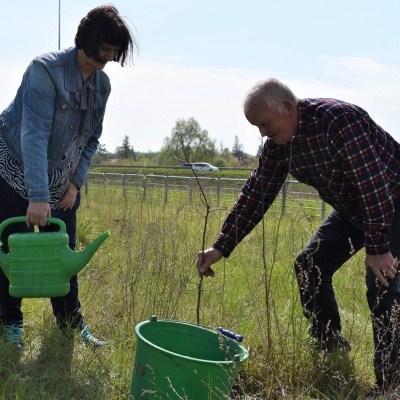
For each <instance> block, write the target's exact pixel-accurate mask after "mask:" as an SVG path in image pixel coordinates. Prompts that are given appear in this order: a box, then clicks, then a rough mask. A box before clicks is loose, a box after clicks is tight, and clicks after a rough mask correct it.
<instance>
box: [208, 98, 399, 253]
mask: <svg viewBox="0 0 400 400" xmlns="http://www.w3.org/2000/svg"><path fill="white" fill-rule="evenodd" d="M298 111H299V121H298V128H297V132H296V134H295V136H294V137H293V139H292V142H291V143H288V144H286V145H276V144H275V143H274V142H273V141H272V140H267V141H266V143H265V145H264V150H263V152H262V154H261V155H260V159H259V163H258V166H257V168H256V169H255V170H254V171H253V172H252V174H251V175H250V177H249V178H248V180H247V182H246V183H245V184H244V186H243V188H242V192H241V194H240V196H239V199H238V200H237V201H236V203H235V205H234V207H233V210H232V211H231V212H230V214H229V215H228V217H227V219H226V220H225V222H224V224H223V227H222V230H221V232H220V234H219V235H218V238H217V239H216V241H215V243H214V244H213V247H214V248H216V249H218V250H219V251H221V252H222V253H223V254H224V255H225V257H228V256H229V255H230V253H231V252H232V250H233V249H234V248H235V246H236V245H237V244H238V243H240V241H241V240H242V239H243V238H244V237H245V236H246V235H247V234H248V233H249V232H250V231H251V230H252V229H253V228H254V227H255V226H256V224H257V223H258V222H259V221H260V220H261V219H262V217H263V215H264V214H265V212H266V211H267V210H268V208H269V207H270V205H271V204H272V202H273V201H274V200H275V198H276V196H277V195H278V193H279V191H280V189H281V187H282V185H283V183H284V182H285V179H286V178H287V175H288V173H289V168H290V174H291V175H292V176H293V177H294V178H296V179H297V180H298V181H299V182H302V183H305V184H307V185H310V186H312V187H314V188H315V189H316V190H317V191H318V193H319V195H320V197H321V199H323V200H324V201H326V202H327V203H328V204H330V205H331V206H332V207H333V208H334V209H335V210H336V211H338V212H339V213H341V214H343V215H345V216H346V217H347V218H348V219H349V220H350V221H352V222H355V223H358V224H361V225H362V226H363V227H364V232H365V248H366V251H367V253H368V254H384V253H386V252H388V251H389V243H388V233H389V230H390V225H391V221H392V217H393V213H394V202H395V201H396V200H399V199H400V144H399V143H397V142H396V141H395V140H394V139H393V138H392V137H391V136H390V135H389V134H388V133H387V132H385V131H384V130H383V129H382V128H381V127H380V126H379V125H377V124H376V123H375V122H374V121H373V120H372V119H371V118H370V116H369V115H368V113H367V112H366V111H365V110H363V109H362V108H360V107H357V106H355V105H353V104H349V103H345V102H343V101H339V100H335V99H303V100H300V101H299V105H298ZM290 159H291V161H290Z"/></svg>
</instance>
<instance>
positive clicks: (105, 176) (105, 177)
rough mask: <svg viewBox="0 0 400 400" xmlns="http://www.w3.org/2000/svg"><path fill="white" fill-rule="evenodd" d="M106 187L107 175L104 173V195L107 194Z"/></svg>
mask: <svg viewBox="0 0 400 400" xmlns="http://www.w3.org/2000/svg"><path fill="white" fill-rule="evenodd" d="M106 187H107V175H106V173H105V172H104V173H103V194H106Z"/></svg>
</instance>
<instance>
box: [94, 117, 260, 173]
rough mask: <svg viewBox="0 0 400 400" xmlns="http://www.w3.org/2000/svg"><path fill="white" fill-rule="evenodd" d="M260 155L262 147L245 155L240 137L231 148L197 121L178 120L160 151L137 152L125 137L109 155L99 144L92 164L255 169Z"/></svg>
mask: <svg viewBox="0 0 400 400" xmlns="http://www.w3.org/2000/svg"><path fill="white" fill-rule="evenodd" d="M260 153H261V146H260V148H259V150H258V152H257V154H256V155H250V154H247V153H245V151H244V147H243V145H242V144H241V143H240V141H239V138H238V136H237V135H236V136H235V138H234V143H233V146H232V148H231V149H228V148H226V147H224V146H223V145H222V143H221V144H220V146H219V147H218V146H217V144H216V140H215V139H211V138H210V137H209V135H208V132H207V131H206V130H204V129H201V127H200V124H199V123H198V122H197V121H196V120H195V119H194V118H189V119H188V120H185V119H179V120H177V121H176V124H175V126H174V128H173V129H172V132H171V135H170V136H169V137H166V138H165V139H164V141H163V145H162V148H161V150H160V151H158V152H137V151H135V149H134V146H133V145H132V144H131V142H130V138H129V137H128V136H127V135H125V136H124V138H123V141H122V144H121V146H118V147H117V148H116V150H115V152H114V153H110V152H109V151H108V150H107V149H106V147H105V145H103V144H100V145H99V146H98V149H97V152H96V154H95V156H94V158H93V164H107V163H111V162H113V163H115V162H118V164H126V165H132V164H147V165H164V166H174V165H180V164H182V163H184V162H208V163H210V164H212V165H215V166H216V167H235V166H252V165H254V164H255V162H256V160H257V159H258V155H259V154H260Z"/></svg>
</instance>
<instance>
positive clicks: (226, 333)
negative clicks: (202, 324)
mask: <svg viewBox="0 0 400 400" xmlns="http://www.w3.org/2000/svg"><path fill="white" fill-rule="evenodd" d="M217 331H219V332H221V333H222V334H223V335H224V336H227V337H228V338H230V339H235V340H237V341H238V342H242V341H243V336H242V335H238V334H237V333H234V332H231V331H228V330H227V329H224V328H221V327H218V328H217Z"/></svg>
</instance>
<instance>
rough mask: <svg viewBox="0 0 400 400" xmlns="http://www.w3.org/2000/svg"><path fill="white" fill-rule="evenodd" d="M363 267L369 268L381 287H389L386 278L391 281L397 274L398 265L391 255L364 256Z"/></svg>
mask: <svg viewBox="0 0 400 400" xmlns="http://www.w3.org/2000/svg"><path fill="white" fill-rule="evenodd" d="M365 267H366V268H368V267H369V268H371V269H372V271H374V274H375V276H376V277H377V279H378V281H379V282H380V283H382V285H383V286H386V287H387V286H389V282H388V281H387V278H389V279H393V278H394V277H395V275H396V274H397V267H398V263H397V260H396V259H395V258H393V256H392V253H386V254H379V255H370V254H367V255H366V256H365Z"/></svg>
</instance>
